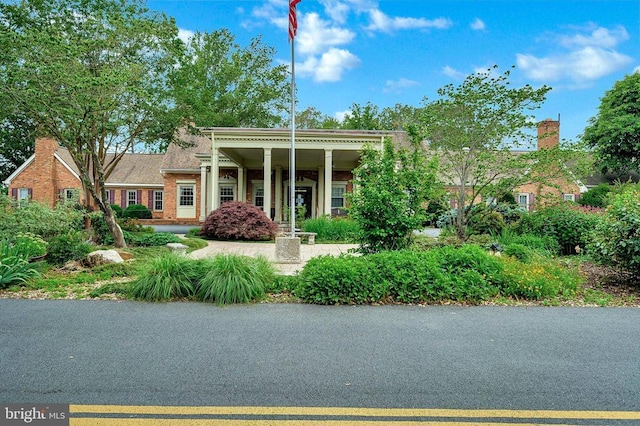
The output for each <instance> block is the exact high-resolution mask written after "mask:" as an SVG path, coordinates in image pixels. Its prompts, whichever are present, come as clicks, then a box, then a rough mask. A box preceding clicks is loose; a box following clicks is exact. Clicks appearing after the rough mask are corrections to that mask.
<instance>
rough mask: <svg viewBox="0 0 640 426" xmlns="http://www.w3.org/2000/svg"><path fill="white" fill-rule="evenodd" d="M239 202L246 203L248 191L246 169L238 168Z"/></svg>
mask: <svg viewBox="0 0 640 426" xmlns="http://www.w3.org/2000/svg"><path fill="white" fill-rule="evenodd" d="M236 198H237V200H238V201H243V202H244V201H245V199H246V198H247V191H246V190H245V189H244V167H241V166H238V196H237V197H236Z"/></svg>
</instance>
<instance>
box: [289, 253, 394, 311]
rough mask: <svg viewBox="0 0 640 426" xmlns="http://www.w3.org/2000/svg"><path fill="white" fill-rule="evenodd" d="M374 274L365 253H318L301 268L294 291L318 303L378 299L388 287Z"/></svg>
mask: <svg viewBox="0 0 640 426" xmlns="http://www.w3.org/2000/svg"><path fill="white" fill-rule="evenodd" d="M374 274H375V271H373V270H372V268H370V264H369V262H368V261H367V257H366V256H363V257H355V256H347V255H341V256H339V257H331V256H319V257H315V258H312V259H311V260H309V262H307V264H306V265H305V266H304V268H303V269H302V272H301V273H300V274H299V280H298V286H297V287H296V289H295V291H294V294H295V295H296V296H298V297H300V298H301V299H302V300H304V301H305V302H308V303H316V304H320V305H335V304H363V303H373V302H378V301H380V300H383V299H385V298H386V297H387V296H388V294H389V291H388V288H386V287H385V285H386V283H385V282H380V281H378V280H375V279H374Z"/></svg>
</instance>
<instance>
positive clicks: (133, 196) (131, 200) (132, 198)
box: [127, 190, 138, 207]
mask: <svg viewBox="0 0 640 426" xmlns="http://www.w3.org/2000/svg"><path fill="white" fill-rule="evenodd" d="M133 204H138V191H131V190H129V191H127V207H129V206H131V205H133Z"/></svg>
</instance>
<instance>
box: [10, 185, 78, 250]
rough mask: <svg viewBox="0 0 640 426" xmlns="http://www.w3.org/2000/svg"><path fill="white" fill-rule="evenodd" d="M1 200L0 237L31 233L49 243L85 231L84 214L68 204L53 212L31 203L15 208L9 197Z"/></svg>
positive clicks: (58, 207) (63, 204)
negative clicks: (72, 233)
mask: <svg viewBox="0 0 640 426" xmlns="http://www.w3.org/2000/svg"><path fill="white" fill-rule="evenodd" d="M0 197H4V198H3V201H2V202H1V203H0V206H1V207H0V237H3V236H4V237H9V236H13V235H15V234H16V233H19V232H23V233H24V232H30V233H32V234H35V235H39V236H40V237H42V238H43V239H44V240H45V241H49V240H51V238H53V237H54V236H56V235H59V234H62V233H65V232H68V231H69V230H77V231H80V230H82V229H83V227H84V212H83V211H81V210H78V209H76V208H74V207H73V206H72V205H71V204H69V203H59V204H58V205H57V206H56V207H55V208H54V209H52V208H50V207H48V206H45V205H44V204H40V203H38V202H35V201H30V202H28V203H25V204H24V205H23V206H21V207H20V208H16V207H15V206H14V205H13V203H12V202H11V201H10V200H9V199H8V198H7V197H6V196H3V195H0Z"/></svg>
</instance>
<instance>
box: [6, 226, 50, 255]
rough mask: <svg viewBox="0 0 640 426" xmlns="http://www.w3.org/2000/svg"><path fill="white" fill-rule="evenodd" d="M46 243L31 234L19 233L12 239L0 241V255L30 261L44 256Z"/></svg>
mask: <svg viewBox="0 0 640 426" xmlns="http://www.w3.org/2000/svg"><path fill="white" fill-rule="evenodd" d="M47 246H48V243H47V242H46V241H45V240H43V239H42V238H40V237H39V236H37V235H35V234H32V233H31V232H19V233H17V234H16V235H14V236H13V237H10V238H6V239H4V240H3V241H0V254H2V255H3V256H5V257H7V256H16V257H19V258H21V259H24V260H30V259H33V258H37V257H40V256H44V255H45V254H46V252H47Z"/></svg>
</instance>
